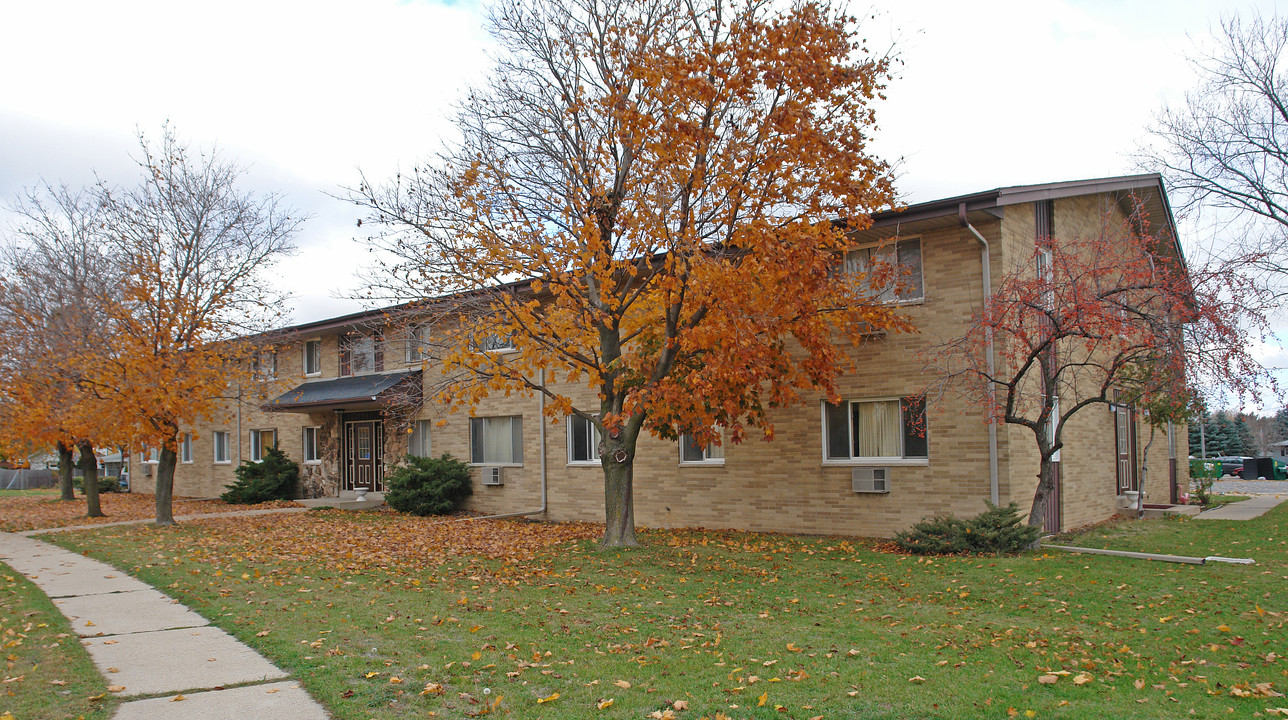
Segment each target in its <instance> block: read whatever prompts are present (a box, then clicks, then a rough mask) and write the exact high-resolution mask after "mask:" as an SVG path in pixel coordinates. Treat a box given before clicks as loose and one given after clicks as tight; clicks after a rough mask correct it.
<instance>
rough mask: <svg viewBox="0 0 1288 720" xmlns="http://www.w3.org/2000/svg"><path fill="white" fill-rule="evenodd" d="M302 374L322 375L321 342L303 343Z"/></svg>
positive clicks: (309, 341) (308, 341) (307, 341)
mask: <svg viewBox="0 0 1288 720" xmlns="http://www.w3.org/2000/svg"><path fill="white" fill-rule="evenodd" d="M304 374H305V375H321V374H322V341H321V340H305V341H304Z"/></svg>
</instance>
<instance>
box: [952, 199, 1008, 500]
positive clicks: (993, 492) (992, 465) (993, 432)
mask: <svg viewBox="0 0 1288 720" xmlns="http://www.w3.org/2000/svg"><path fill="white" fill-rule="evenodd" d="M957 219H958V220H959V221H960V222H961V224H962V227H964V228H966V229H967V230H969V231H970V232H971V234H972V235H974V236H975V239H976V240H979V243H980V250H979V262H980V266H981V268H982V269H983V273H984V281H983V285H984V309H985V310H988V306H989V301H990V299H991V298H992V296H993V274H992V254H991V252H990V248H989V245H988V240H986V239H984V236H983V235H981V234H980V232H979V231H978V230H976V229H975V226H974V225H971V224H970V221H969V220H968V219H966V203H965V202H962V203H959V204H958V205H957ZM984 338H985V344H986V345H987V347H986V349H985V358H986V363H987V366H988V377H989V383H988V403H989V406H990V409H991V408H994V407H997V388H995V387H993V382H992V379H993V377H994V376H995V372H994V370H995V364H994V361H993V328H991V327H985V328H984ZM988 494H989V497H990V498H991V502H992V503H993V504H994V505H999V504H1001V488H1000V487H999V485H998V480H997V423H995V422H989V423H988Z"/></svg>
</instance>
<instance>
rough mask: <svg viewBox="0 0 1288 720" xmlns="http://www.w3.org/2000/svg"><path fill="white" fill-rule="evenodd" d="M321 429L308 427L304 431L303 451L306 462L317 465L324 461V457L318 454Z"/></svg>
mask: <svg viewBox="0 0 1288 720" xmlns="http://www.w3.org/2000/svg"><path fill="white" fill-rule="evenodd" d="M319 430H321V428H319V427H306V428H304V430H303V438H302V441H303V444H304V447H303V451H304V462H306V463H316V462H321V461H322V456H321V455H319V454H318V431H319Z"/></svg>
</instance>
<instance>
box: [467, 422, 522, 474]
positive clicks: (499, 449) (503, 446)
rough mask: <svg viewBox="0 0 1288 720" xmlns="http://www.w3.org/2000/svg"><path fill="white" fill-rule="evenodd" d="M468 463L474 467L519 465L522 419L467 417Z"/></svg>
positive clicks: (520, 461) (520, 458)
mask: <svg viewBox="0 0 1288 720" xmlns="http://www.w3.org/2000/svg"><path fill="white" fill-rule="evenodd" d="M470 462H471V463H474V464H476V465H490V464H499V465H520V464H522V463H523V417H521V416H519V415H513V416H508V417H476V418H470Z"/></svg>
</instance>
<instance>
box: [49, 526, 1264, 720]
mask: <svg viewBox="0 0 1288 720" xmlns="http://www.w3.org/2000/svg"><path fill="white" fill-rule="evenodd" d="M299 517H301V518H302V519H300V520H298V521H293V522H296V524H295V525H290V526H283V525H282V524H281V522H280V521H275V520H274V519H272V518H249V519H240V520H237V521H231V520H204V521H201V522H200V523H197V522H192V523H186V524H184V525H181V526H178V527H176V528H170V529H162V528H155V527H151V526H139V527H128V528H103V529H99V530H94V531H85V532H77V533H65V534H58V535H53V536H49V537H48V539H49V540H51V541H53V542H57V543H58V544H60V545H64V546H66V547H69V548H72V549H74V550H77V551H82V552H86V553H88V554H89V555H90V556H92V557H96V558H99V559H103V560H106V561H108V562H111V563H113V564H115V565H117V566H118V567H121V568H124V569H126V570H128V571H129V572H131V573H133V574H135V575H137V576H138V577H140V578H141V579H143V580H145V581H147V582H150V583H152V584H154V585H156V586H157V587H159V588H161V589H162V590H164V591H165V592H168V593H170V594H172V595H173V596H174V597H176V598H178V599H179V600H181V601H182V602H184V603H187V604H188V605H189V606H191V607H192V608H193V609H194V610H196V611H197V612H200V613H202V614H203V615H205V616H206V617H208V618H210V619H211V620H212V621H214V622H215V624H217V625H219V626H220V627H222V628H224V629H226V630H228V631H230V632H232V633H233V634H235V635H236V636H238V637H239V638H241V639H242V640H243V641H245V642H247V643H248V644H250V645H252V646H253V647H255V648H257V649H258V650H260V652H262V653H264V654H265V655H267V656H268V657H269V658H270V659H272V660H273V661H274V662H276V663H278V664H279V665H280V666H281V667H283V668H284V669H286V670H287V671H289V672H291V673H293V674H294V675H295V676H296V677H298V678H299V679H300V680H302V681H303V683H304V684H305V686H306V687H307V688H308V690H309V692H310V693H312V694H313V696H314V697H315V698H317V699H318V700H319V701H320V702H322V703H323V704H324V705H326V706H327V707H328V708H329V709H330V711H331V712H332V713H333V714H334V715H335V716H336V717H337V718H353V719H355V720H358V719H361V720H366V719H367V718H411V717H416V718H422V717H434V716H437V717H462V716H479V715H486V714H492V715H497V716H502V717H516V718H636V719H638V718H648V717H659V718H661V717H671V716H672V715H673V716H674V717H676V718H678V719H679V720H683V719H686V718H694V719H695V720H696V719H697V718H704V717H705V718H710V719H712V720H714V719H715V718H722V717H727V718H731V719H732V718H761V719H768V718H803V719H809V718H816V717H822V718H828V719H833V718H865V719H866V718H892V719H893V718H974V717H985V718H987V717H996V718H1007V717H1021V718H1023V717H1038V718H1095V719H1096V720H1104V719H1105V718H1172V717H1206V718H1216V717H1220V718H1229V717H1255V716H1256V715H1255V713H1261V715H1262V716H1267V717H1270V716H1272V715H1270V714H1268V713H1270V712H1271V711H1272V709H1277V708H1281V707H1288V699H1285V698H1283V697H1275V696H1274V695H1273V693H1278V692H1283V691H1284V689H1285V688H1286V687H1288V659H1285V658H1284V657H1282V656H1283V655H1288V630H1286V629H1285V627H1284V625H1285V621H1288V582H1286V581H1288V544H1286V543H1288V506H1281V507H1280V508H1278V509H1276V510H1275V511H1273V512H1272V513H1270V514H1269V515H1267V516H1266V517H1263V518H1261V519H1259V520H1255V521H1250V522H1241V523H1236V522H1219V521H1203V522H1200V521H1189V520H1166V521H1161V520H1160V521H1148V522H1125V523H1121V524H1117V525H1112V526H1105V527H1101V528H1098V529H1096V530H1094V531H1092V532H1090V533H1088V534H1086V535H1084V536H1082V537H1079V538H1076V539H1075V541H1076V543H1077V544H1083V545H1095V546H1101V547H1112V548H1117V549H1132V550H1146V551H1151V552H1159V553H1172V554H1182V555H1209V554H1213V555H1233V556H1245V557H1252V558H1255V559H1256V560H1257V564H1256V565H1253V566H1231V565H1210V566H1190V565H1171V564H1162V563H1153V562H1147V561H1135V560H1127V559H1122V558H1112V557H1103V556H1080V555H1071V554H1066V553H1051V554H1044V553H1029V554H1025V555H1021V556H1017V557H1004V558H993V557H989V558H962V557H951V558H934V559H922V558H916V557H908V556H903V555H898V554H892V553H887V552H882V551H881V549H880V548H881V547H882V546H878V545H875V544H873V543H865V542H856V541H846V540H840V539H835V538H798V537H782V536H770V535H757V534H748V533H721V532H707V533H703V532H671V531H667V532H660V531H659V532H646V533H643V535H642V540H643V543H644V545H645V546H644V547H643V548H641V549H638V550H632V551H624V552H600V551H597V550H595V549H594V547H593V542H592V541H584V540H583V541H575V542H569V543H564V544H562V545H559V546H556V547H555V548H554V549H549V548H546V549H541V550H537V551H535V553H533V554H526V555H522V554H521V555H518V556H515V557H509V556H507V555H506V554H505V552H504V548H505V546H506V544H507V542H510V540H509V539H508V538H507V536H506V534H505V533H506V532H507V531H506V530H505V529H504V528H506V527H516V528H518V527H521V528H523V532H533V530H532V527H533V526H532V525H530V524H522V523H514V524H513V525H511V524H507V523H497V524H496V527H497V528H499V529H498V530H497V531H495V538H494V540H492V541H491V542H493V543H494V544H495V546H497V547H500V548H502V550H501V551H500V552H493V553H492V554H493V556H494V559H486V558H483V557H481V556H477V555H473V554H469V553H468V552H466V551H464V550H460V549H456V548H450V547H443V545H442V544H441V543H439V542H437V541H430V540H427V541H425V542H423V543H418V542H415V541H412V540H408V541H405V542H403V543H402V545H400V546H398V547H395V548H392V549H391V548H390V547H389V546H379V547H376V546H374V545H370V544H367V543H365V542H364V538H366V537H367V536H368V535H369V534H371V535H374V534H378V533H382V532H386V531H388V530H389V529H390V527H393V526H396V524H398V523H405V522H406V520H405V519H403V518H400V517H399V516H396V515H392V514H363V515H351V514H341V513H336V512H329V513H316V512H314V513H308V514H307V517H303V516H299ZM308 528H315V529H314V530H309V529H308ZM536 532H540V529H539V528H538V529H537V530H536ZM287 534H290V535H293V537H291V536H286V535H287ZM513 542H514V544H515V545H518V544H520V543H521V540H520V539H517V538H516V539H515V540H514V541H513ZM319 548H325V552H323V551H321V550H319ZM431 713H434V714H436V715H431Z"/></svg>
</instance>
